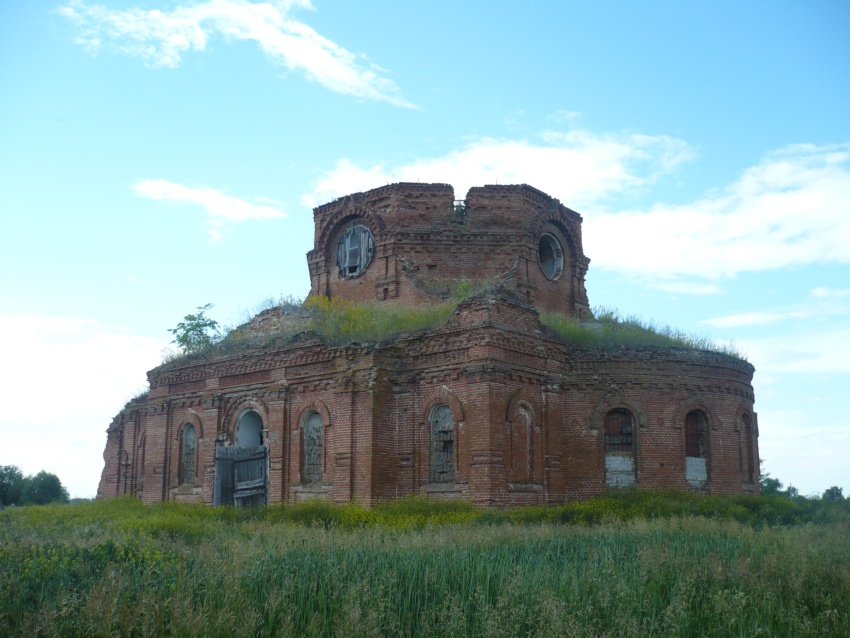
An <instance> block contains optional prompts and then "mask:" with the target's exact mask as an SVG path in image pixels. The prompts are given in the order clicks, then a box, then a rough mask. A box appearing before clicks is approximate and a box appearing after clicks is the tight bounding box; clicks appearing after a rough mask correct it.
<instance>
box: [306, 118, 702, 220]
mask: <svg viewBox="0 0 850 638" xmlns="http://www.w3.org/2000/svg"><path fill="white" fill-rule="evenodd" d="M691 156H692V154H691V151H690V149H689V147H688V145H687V144H685V143H684V142H682V141H681V140H677V139H674V138H671V137H666V136H655V137H653V136H649V135H627V134H623V135H617V134H610V135H595V134H593V133H590V132H588V131H570V132H567V133H563V132H557V131H546V132H544V133H543V134H542V135H541V136H540V139H539V140H538V141H535V142H530V141H526V140H498V139H492V138H484V139H479V140H475V141H472V142H469V143H467V144H466V145H465V146H464V147H463V148H461V149H460V150H458V151H452V152H450V153H448V154H446V155H444V156H442V157H435V158H426V159H421V160H417V161H415V162H411V163H408V164H401V165H395V166H393V165H389V164H374V165H371V166H362V165H358V164H356V163H354V162H352V161H351V160H349V159H340V160H338V161H337V163H336V166H335V167H334V169H333V170H331V171H330V172H329V173H327V174H326V175H325V176H324V177H322V178H321V179H320V180H319V181H318V182H317V183H316V184H315V187H314V188H313V190H312V191H311V192H309V193H307V194H306V195H304V197H303V198H302V199H303V201H304V203H305V204H307V205H309V206H316V205H317V204H322V203H324V202H327V201H330V200H332V199H335V198H336V197H339V196H341V195H344V194H347V193H352V192H358V191H363V190H368V189H370V188H375V187H377V186H383V185H384V184H387V183H389V182H399V181H404V182H416V181H421V182H443V183H449V184H453V185H454V187H455V193H456V195H457V196H458V197H463V195H464V194H465V193H466V192H467V191H468V190H469V188H470V187H472V186H481V185H484V184H497V183H498V184H517V183H527V184H532V185H534V186H535V187H537V188H540V189H542V190H544V191H546V192H548V193H549V194H551V195H555V196H557V197H559V198H561V200H562V201H563V202H564V203H565V204H567V205H568V206H572V207H581V206H583V205H588V204H590V203H592V202H597V201H599V200H600V199H604V198H606V197H608V196H611V195H613V194H615V193H618V192H621V191H624V190H626V189H629V188H635V187H639V186H642V185H644V184H647V183H648V182H650V181H652V180H653V179H656V178H657V177H658V176H659V175H661V174H664V173H666V172H669V171H670V170H672V169H673V168H674V167H675V166H677V165H678V164H680V163H681V162H683V161H686V160H687V159H689V158H690V157H691Z"/></svg>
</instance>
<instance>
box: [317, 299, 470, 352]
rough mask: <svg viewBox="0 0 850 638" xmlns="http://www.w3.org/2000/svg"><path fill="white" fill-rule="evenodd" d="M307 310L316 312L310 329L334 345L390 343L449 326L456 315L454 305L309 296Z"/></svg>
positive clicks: (449, 303)
mask: <svg viewBox="0 0 850 638" xmlns="http://www.w3.org/2000/svg"><path fill="white" fill-rule="evenodd" d="M304 307H305V308H306V309H307V310H310V311H312V313H313V314H312V318H311V320H310V329H311V330H313V331H314V332H316V333H318V334H319V335H320V336H321V337H322V338H323V339H324V340H326V341H328V342H330V343H334V344H342V343H351V342H354V341H360V342H378V343H383V342H386V341H389V340H391V339H393V338H395V337H397V336H398V335H400V334H402V333H406V332H419V331H422V330H430V329H434V328H438V327H440V326H443V325H445V324H446V322H447V321H448V320H449V318H450V317H451V316H452V315H453V314H454V309H455V305H454V304H453V303H451V302H444V303H435V304H431V305H427V306H402V305H398V304H382V303H379V302H374V303H353V302H350V301H345V300H343V299H329V298H328V297H323V296H318V295H317V296H313V297H309V298H308V299H307V301H305V302H304Z"/></svg>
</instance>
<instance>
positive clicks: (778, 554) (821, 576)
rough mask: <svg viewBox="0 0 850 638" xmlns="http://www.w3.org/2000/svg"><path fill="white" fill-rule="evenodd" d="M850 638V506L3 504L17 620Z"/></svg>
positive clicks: (123, 630)
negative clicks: (500, 507) (252, 507)
mask: <svg viewBox="0 0 850 638" xmlns="http://www.w3.org/2000/svg"><path fill="white" fill-rule="evenodd" d="M164 634H173V635H182V636H189V635H206V636H278V635H283V636H331V635H338V636H465V635H469V636H758V635H762V636H818V637H821V636H850V505H848V503H847V502H846V501H845V502H840V503H836V504H829V503H824V502H818V501H809V500H806V499H788V498H781V497H776V498H767V497H762V498H752V497H751V498H722V497H700V496H694V495H689V494H671V493H651V492H626V493H622V494H616V495H613V496H611V497H608V498H600V499H595V500H593V501H589V502H586V503H581V504H568V505H565V506H562V507H555V508H521V509H515V510H502V511H492V510H480V509H477V508H475V507H473V506H471V505H468V504H450V503H433V502H428V501H424V500H421V499H410V500H406V501H401V502H396V503H392V504H387V505H384V506H379V507H375V508H372V509H366V508H362V507H358V506H353V505H349V506H332V505H327V504H324V503H307V504H304V505H300V506H294V507H281V506H273V507H269V508H261V509H258V510H252V511H235V510H232V509H226V508H212V507H204V506H178V505H173V504H164V505H157V506H150V507H145V506H142V505H140V504H139V503H138V502H136V501H132V500H113V501H102V502H96V503H86V504H80V505H63V506H43V507H28V508H20V509H10V510H6V511H4V512H0V635H4V636H6V635H10V636H113V635H139V636H144V635H164Z"/></svg>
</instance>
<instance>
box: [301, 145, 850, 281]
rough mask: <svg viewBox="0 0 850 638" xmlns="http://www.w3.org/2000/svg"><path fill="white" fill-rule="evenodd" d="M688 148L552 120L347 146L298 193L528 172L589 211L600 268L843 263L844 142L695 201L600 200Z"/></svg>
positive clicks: (766, 165)
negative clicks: (385, 156)
mask: <svg viewBox="0 0 850 638" xmlns="http://www.w3.org/2000/svg"><path fill="white" fill-rule="evenodd" d="M692 158H693V152H692V150H691V149H690V147H689V146H688V145H687V144H686V143H685V142H684V141H682V140H678V139H675V138H670V137H667V136H650V135H635V134H628V135H627V134H607V135H597V134H594V133H591V132H589V131H583V130H573V131H569V132H558V131H547V132H544V133H543V134H541V136H540V137H539V138H538V139H537V140H535V141H528V140H498V139H490V138H485V139H479V140H475V141H472V142H469V143H467V144H466V145H464V146H463V147H462V148H461V149H460V150H457V151H453V152H450V153H447V154H446V155H443V156H440V157H433V158H424V159H419V160H416V161H414V162H409V163H404V164H398V165H392V164H388V163H379V164H372V165H361V164H357V163H355V162H353V161H351V160H349V159H346V158H343V159H340V160H338V161H337V163H336V166H335V167H334V168H333V169H332V170H331V171H330V172H328V173H327V174H326V175H324V176H323V177H322V178H320V179H319V180H318V181H317V182H316V184H315V185H314V188H313V189H312V191H310V192H309V193H307V194H305V195H304V196H303V197H302V201H303V202H304V203H305V204H306V205H309V206H315V205H317V204H321V203H324V202H327V201H330V200H332V199H334V198H336V197H339V196H341V195H344V194H346V193H352V192H358V191H363V190H367V189H370V188H374V187H377V186H381V185H384V184H387V183H390V182H399V181H410V182H416V181H421V182H445V183H450V184H453V185H454V186H455V193H456V194H457V196H458V197H463V195H464V193H466V191H467V190H468V189H469V187H470V186H478V185H483V184H493V183H500V184H511V183H528V184H532V185H534V186H536V187H538V188H540V189H542V190H544V191H546V192H547V193H549V194H550V195H553V196H555V197H558V198H559V199H561V201H563V202H564V203H565V204H566V205H568V206H571V207H573V208H576V209H577V210H578V211H579V212H581V213H582V214H583V215H584V217H585V232H584V245H585V252H586V253H587V254H588V255H589V256H590V257H591V258H592V259H593V265H594V267H595V268H605V269H608V270H613V271H618V272H622V273H626V274H628V275H632V276H636V277H640V278H642V279H645V280H648V281H650V282H651V283H653V285H654V286H655V287H656V288H661V289H663V290H667V291H669V292H673V293H678V294H715V293H717V292H719V286H718V285H717V281H718V280H719V279H722V278H724V277H733V276H735V275H736V274H738V273H741V272H747V271H750V272H754V271H764V270H771V269H777V268H783V267H787V266H798V265H806V264H814V263H838V264H846V263H850V250H848V249H847V246H850V214H848V211H847V202H850V144H840V145H833V146H814V145H794V146H789V147H787V148H784V149H781V150H778V151H776V152H773V153H771V154H768V155H767V156H766V157H765V158H764V160H763V161H762V162H760V163H759V164H757V165H756V166H753V167H750V168H748V169H746V170H744V171H743V172H742V174H741V176H740V177H739V178H738V179H737V180H735V181H734V182H733V183H732V184H730V185H728V186H727V187H726V188H724V189H720V190H719V191H717V193H712V194H711V195H708V196H706V197H704V198H702V199H699V200H697V201H694V202H692V203H688V204H682V205H668V204H663V203H660V204H657V205H655V206H653V207H652V208H650V209H648V210H620V211H618V212H605V211H606V209H608V210H611V209H612V208H614V206H615V205H616V197H617V196H618V195H621V194H625V193H627V192H629V191H631V190H634V189H637V188H642V187H645V186H647V185H650V184H652V183H653V182H655V181H656V180H658V179H659V178H660V177H661V176H663V175H666V174H669V173H672V172H673V171H675V170H676V169H677V168H678V167H679V166H680V165H681V164H682V163H683V162H685V161H687V160H689V159H692ZM612 202H613V203H612ZM697 280H701V281H702V283H698V281H697ZM694 282H697V283H694ZM841 294H842V291H828V290H827V289H823V290H821V291H819V292H818V293H816V296H817V295H821V296H825V295H833V296H836V295H837V296H841Z"/></svg>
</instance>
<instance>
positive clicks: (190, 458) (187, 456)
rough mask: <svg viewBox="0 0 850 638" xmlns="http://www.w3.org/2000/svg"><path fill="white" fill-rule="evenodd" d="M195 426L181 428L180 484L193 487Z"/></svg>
mask: <svg viewBox="0 0 850 638" xmlns="http://www.w3.org/2000/svg"><path fill="white" fill-rule="evenodd" d="M196 445H197V442H196V439H195V426H193V425H187V426H186V427H185V428H183V476H182V478H183V480H182V483H183V484H184V485H185V484H190V485H194V483H195V448H196Z"/></svg>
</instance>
